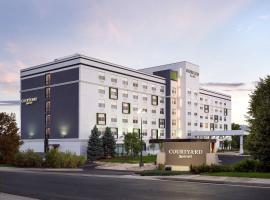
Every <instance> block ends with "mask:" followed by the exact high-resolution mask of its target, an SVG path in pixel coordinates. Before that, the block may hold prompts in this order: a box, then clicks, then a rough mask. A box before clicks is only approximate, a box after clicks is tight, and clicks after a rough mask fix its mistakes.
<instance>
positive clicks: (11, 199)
mask: <svg viewBox="0 0 270 200" xmlns="http://www.w3.org/2000/svg"><path fill="white" fill-rule="evenodd" d="M0 199H1V200H38V199H33V198H28V197H23V196H17V195H12V194H6V193H0Z"/></svg>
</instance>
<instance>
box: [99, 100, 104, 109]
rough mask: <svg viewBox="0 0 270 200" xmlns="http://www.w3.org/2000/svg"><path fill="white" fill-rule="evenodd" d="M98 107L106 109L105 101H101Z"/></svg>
mask: <svg viewBox="0 0 270 200" xmlns="http://www.w3.org/2000/svg"><path fill="white" fill-rule="evenodd" d="M98 107H99V108H105V101H104V100H99V102H98Z"/></svg>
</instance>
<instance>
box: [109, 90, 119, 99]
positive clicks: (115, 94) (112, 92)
mask: <svg viewBox="0 0 270 200" xmlns="http://www.w3.org/2000/svg"><path fill="white" fill-rule="evenodd" d="M109 98H110V99H115V100H117V99H118V89H117V88H113V87H109Z"/></svg>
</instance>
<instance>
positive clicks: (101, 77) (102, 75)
mask: <svg viewBox="0 0 270 200" xmlns="http://www.w3.org/2000/svg"><path fill="white" fill-rule="evenodd" d="M98 79H99V80H100V81H105V74H104V73H100V74H99V75H98Z"/></svg>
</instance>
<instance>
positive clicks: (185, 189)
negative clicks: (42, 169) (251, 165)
mask: <svg viewBox="0 0 270 200" xmlns="http://www.w3.org/2000/svg"><path fill="white" fill-rule="evenodd" d="M121 176H123V175H120V174H118V175H116V177H110V176H109V175H108V176H106V175H104V177H100V176H90V177H89V176H84V174H77V175H66V174H58V173H25V172H0V192H4V193H9V194H16V195H22V196H28V197H34V198H39V199H44V200H50V199H72V200H76V199H79V200H86V199H87V200H88V199H110V200H114V199H116V200H121V199H129V200H132V199H136V200H140V199H149V200H150V199H154V200H158V199H166V200H174V199H177V200H179V199H185V200H189V199H192V200H195V199H200V200H204V199H207V200H211V199H224V200H228V199H230V200H232V199H238V200H241V199H244V200H247V199H256V200H259V199H269V197H270V189H269V188H260V187H246V186H232V185H222V184H220V185H218V184H204V183H191V182H179V181H161V180H138V179H129V178H119V177H121Z"/></svg>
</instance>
